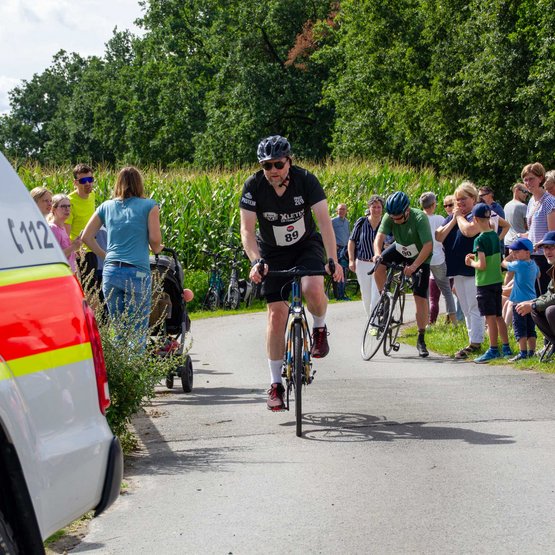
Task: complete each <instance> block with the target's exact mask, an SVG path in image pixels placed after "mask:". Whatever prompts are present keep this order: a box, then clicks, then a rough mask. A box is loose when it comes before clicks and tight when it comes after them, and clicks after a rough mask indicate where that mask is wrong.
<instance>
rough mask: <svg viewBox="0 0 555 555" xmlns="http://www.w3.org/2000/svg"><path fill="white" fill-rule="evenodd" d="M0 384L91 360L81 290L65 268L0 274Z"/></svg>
mask: <svg viewBox="0 0 555 555" xmlns="http://www.w3.org/2000/svg"><path fill="white" fill-rule="evenodd" d="M0 355H1V358H0V361H1V360H2V359H3V361H2V362H0V379H6V378H8V377H10V373H9V372H8V369H7V368H6V365H5V364H4V362H5V363H7V364H8V366H9V368H10V370H11V372H12V373H13V375H14V376H16V377H17V376H23V375H25V374H32V373H34V372H39V371H42V370H48V369H50V368H56V367H59V366H63V365H66V364H72V363H76V362H81V361H84V360H87V359H92V351H91V345H90V340H89V332H88V329H87V325H86V322H85V314H84V311H83V295H82V293H81V291H80V285H79V283H78V282H77V280H76V278H75V277H74V276H73V274H72V273H71V271H70V270H69V268H68V267H67V266H65V265H64V264H52V265H46V266H37V267H30V268H19V269H15V270H4V271H1V272H0Z"/></svg>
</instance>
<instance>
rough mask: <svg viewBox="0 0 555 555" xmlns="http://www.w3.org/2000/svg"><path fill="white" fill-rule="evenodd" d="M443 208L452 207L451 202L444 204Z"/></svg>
mask: <svg viewBox="0 0 555 555" xmlns="http://www.w3.org/2000/svg"><path fill="white" fill-rule="evenodd" d="M443 208H453V203H451V204H444V205H443Z"/></svg>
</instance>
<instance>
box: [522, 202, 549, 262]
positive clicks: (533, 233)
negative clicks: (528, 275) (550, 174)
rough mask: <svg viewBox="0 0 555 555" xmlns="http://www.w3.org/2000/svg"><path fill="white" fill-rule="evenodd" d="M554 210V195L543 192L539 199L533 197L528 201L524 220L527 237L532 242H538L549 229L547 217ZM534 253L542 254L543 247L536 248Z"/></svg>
mask: <svg viewBox="0 0 555 555" xmlns="http://www.w3.org/2000/svg"><path fill="white" fill-rule="evenodd" d="M553 210H555V197H553V196H552V195H550V194H549V193H548V192H545V193H544V194H543V196H542V197H541V198H540V200H538V201H537V200H535V199H534V197H532V198H531V199H530V202H529V203H528V209H527V210H526V221H527V222H528V229H529V231H528V239H530V241H532V243H533V244H536V243H539V242H540V241H541V240H542V239H543V237H544V235H545V234H546V233H547V232H548V231H549V228H548V227H547V217H548V216H549V214H551V212H553ZM534 254H543V249H536V250H535V251H534Z"/></svg>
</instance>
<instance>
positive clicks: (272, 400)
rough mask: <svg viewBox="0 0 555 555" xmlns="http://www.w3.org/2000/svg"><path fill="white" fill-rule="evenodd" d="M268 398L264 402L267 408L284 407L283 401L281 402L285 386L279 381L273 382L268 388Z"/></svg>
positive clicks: (281, 408)
mask: <svg viewBox="0 0 555 555" xmlns="http://www.w3.org/2000/svg"><path fill="white" fill-rule="evenodd" d="M267 393H268V400H267V401H266V404H267V406H268V410H274V411H278V410H283V409H284V408H285V403H284V402H283V394H284V393H285V388H284V387H283V385H282V384H280V383H273V384H272V385H271V386H270V389H268V392H267Z"/></svg>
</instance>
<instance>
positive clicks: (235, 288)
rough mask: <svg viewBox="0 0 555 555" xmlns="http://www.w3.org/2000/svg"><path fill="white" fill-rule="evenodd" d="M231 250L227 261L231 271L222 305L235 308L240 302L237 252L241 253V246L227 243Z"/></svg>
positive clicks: (231, 308)
mask: <svg viewBox="0 0 555 555" xmlns="http://www.w3.org/2000/svg"><path fill="white" fill-rule="evenodd" d="M228 248H229V249H230V250H231V251H232V253H233V254H232V258H231V261H230V262H229V265H230V266H231V273H230V275H229V283H228V285H227V289H226V292H225V296H224V300H223V306H224V308H229V309H230V310H237V309H238V308H239V305H240V304H241V289H240V287H239V268H240V267H241V262H240V261H239V253H243V247H237V246H234V245H228Z"/></svg>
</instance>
